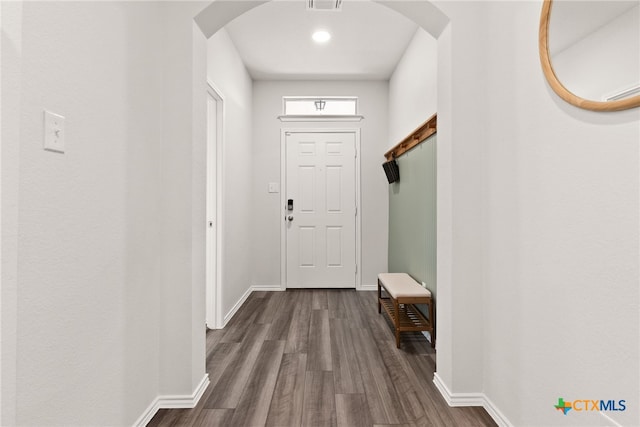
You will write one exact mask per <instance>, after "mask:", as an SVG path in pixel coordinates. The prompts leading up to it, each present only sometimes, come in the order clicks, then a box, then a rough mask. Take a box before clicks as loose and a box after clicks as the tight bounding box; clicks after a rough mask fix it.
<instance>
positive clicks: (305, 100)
mask: <svg viewBox="0 0 640 427" xmlns="http://www.w3.org/2000/svg"><path fill="white" fill-rule="evenodd" d="M278 118H279V119H280V120H282V121H316V120H318V121H360V120H362V119H363V117H362V116H360V115H358V97H357V96H283V97H282V115H281V116H279V117H278Z"/></svg>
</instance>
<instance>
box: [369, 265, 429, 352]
mask: <svg viewBox="0 0 640 427" xmlns="http://www.w3.org/2000/svg"><path fill="white" fill-rule="evenodd" d="M382 288H384V290H385V291H386V294H387V296H386V297H383V295H382ZM414 304H426V305H428V306H429V311H428V313H429V319H427V318H425V317H424V315H423V314H422V313H421V312H420V310H418V309H417V308H416V307H415V305H414ZM382 307H384V310H385V311H386V312H387V314H388V315H389V318H390V319H391V322H392V323H393V325H394V326H395V333H396V346H397V347H398V348H400V332H405V331H429V333H430V334H431V347H435V344H436V336H435V329H434V327H433V319H434V317H433V301H432V299H431V292H429V290H428V289H425V288H423V287H422V286H421V285H420V284H418V282H416V281H415V280H413V279H412V278H411V276H409V275H408V274H406V273H380V274H378V313H381V312H382V309H381V308H382Z"/></svg>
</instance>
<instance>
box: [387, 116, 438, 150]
mask: <svg viewBox="0 0 640 427" xmlns="http://www.w3.org/2000/svg"><path fill="white" fill-rule="evenodd" d="M437 131H438V114H434V115H433V116H431V117H429V119H428V120H427V121H426V122H424V123H423V124H421V125H420V126H419V127H418V128H417V129H416V130H414V131H413V132H411V133H410V134H409V136H407V137H406V138H405V139H403V140H402V141H400V142H399V143H398V144H397V145H396V146H395V147H393V148H392V149H391V150H389V151H387V152H386V153H384V156H385V157H386V158H387V161H389V160H392V159H395V158H397V157H400V156H401V155H403V154H404V153H406V152H407V151H409V150H411V149H412V148H413V147H415V146H416V145H418V144H420V143H422V142H423V141H424V140H425V139H427V138H429V137H430V136H431V135H433V134H434V133H436V132H437Z"/></svg>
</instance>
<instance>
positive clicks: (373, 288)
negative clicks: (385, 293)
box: [357, 285, 378, 291]
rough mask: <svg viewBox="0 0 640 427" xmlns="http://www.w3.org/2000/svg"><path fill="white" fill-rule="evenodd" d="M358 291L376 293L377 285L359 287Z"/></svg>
mask: <svg viewBox="0 0 640 427" xmlns="http://www.w3.org/2000/svg"><path fill="white" fill-rule="evenodd" d="M357 290H358V291H377V290H378V285H361V286H360V289H357Z"/></svg>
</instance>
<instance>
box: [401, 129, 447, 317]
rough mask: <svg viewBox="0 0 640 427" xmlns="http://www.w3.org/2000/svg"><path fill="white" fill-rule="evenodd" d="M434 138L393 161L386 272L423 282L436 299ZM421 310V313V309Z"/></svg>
mask: <svg viewBox="0 0 640 427" xmlns="http://www.w3.org/2000/svg"><path fill="white" fill-rule="evenodd" d="M436 137H437V134H436V135H433V136H431V137H429V138H428V139H427V140H426V141H424V142H423V143H422V144H420V145H418V146H416V147H415V148H413V149H412V150H410V151H408V152H407V153H405V154H403V155H402V156H400V157H399V158H397V159H396V161H397V162H398V167H399V169H400V181H398V182H395V183H393V184H391V185H390V186H389V272H390V273H408V274H410V275H411V276H412V277H413V278H414V279H416V280H417V281H418V282H425V283H426V284H427V288H428V289H429V290H430V291H431V293H432V296H433V298H434V301H435V299H436V297H437V296H436V292H437V289H436V177H437V174H436V172H437V170H436ZM422 311H425V310H422Z"/></svg>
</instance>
